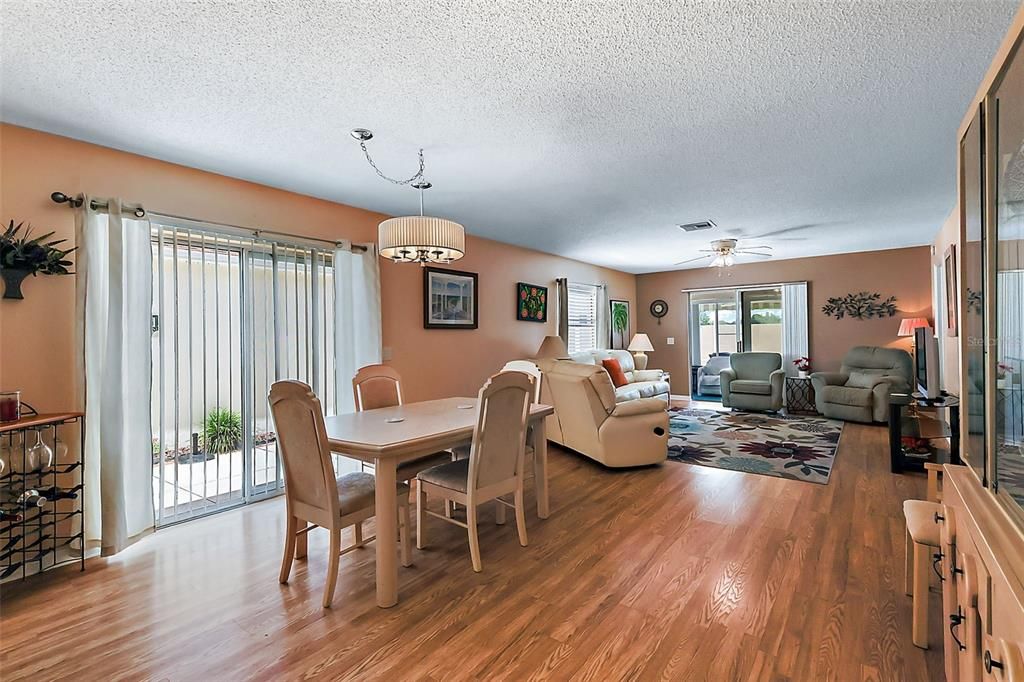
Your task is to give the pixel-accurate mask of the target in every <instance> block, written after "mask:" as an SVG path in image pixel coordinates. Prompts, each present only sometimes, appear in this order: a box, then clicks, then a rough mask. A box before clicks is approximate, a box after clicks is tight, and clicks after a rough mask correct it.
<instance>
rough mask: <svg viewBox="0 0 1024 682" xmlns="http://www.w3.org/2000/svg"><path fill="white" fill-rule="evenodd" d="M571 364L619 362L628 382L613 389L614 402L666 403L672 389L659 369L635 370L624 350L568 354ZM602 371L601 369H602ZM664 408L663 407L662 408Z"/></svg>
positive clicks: (628, 354)
mask: <svg viewBox="0 0 1024 682" xmlns="http://www.w3.org/2000/svg"><path fill="white" fill-rule="evenodd" d="M569 357H570V359H571V360H572V361H573V362H576V363H579V364H583V365H596V366H598V367H601V361H602V360H606V359H608V358H614V359H616V360H618V361H619V367H621V368H622V373H623V374H625V375H626V381H627V382H628V383H627V384H625V385H624V386H618V387H613V390H614V391H615V401H616V402H620V403H621V402H624V401H626V400H636V399H637V398H659V399H661V400H664V401H665V402H668V400H669V395H670V394H671V392H672V389H671V388H670V386H669V383H668V382H667V381H665V380H664V379H662V371H661V370H660V369H637V368H636V364H635V363H634V362H633V356H632V355H631V354H630V352H629V351H626V350H588V351H583V352H581V353H570V355H569ZM602 369H603V367H602ZM662 407H664V406H662Z"/></svg>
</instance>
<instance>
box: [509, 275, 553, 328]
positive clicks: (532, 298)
mask: <svg viewBox="0 0 1024 682" xmlns="http://www.w3.org/2000/svg"><path fill="white" fill-rule="evenodd" d="M516 319H517V320H523V321H524V322H547V321H548V288H547V287H542V286H538V285H536V284H527V283H525V282H519V283H518V284H516Z"/></svg>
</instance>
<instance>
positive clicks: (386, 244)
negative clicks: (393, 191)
mask: <svg viewBox="0 0 1024 682" xmlns="http://www.w3.org/2000/svg"><path fill="white" fill-rule="evenodd" d="M349 134H350V135H351V136H352V138H353V139H354V140H356V141H357V142H358V143H359V147H360V148H361V149H362V150H363V154H364V155H365V156H366V161H367V163H369V164H370V167H371V168H373V170H374V172H376V173H377V175H378V176H380V177H381V178H383V179H384V180H387V181H388V182H390V183H391V184H393V185H400V186H404V185H408V186H410V187H412V188H413V189H417V190H419V193H420V213H419V215H410V216H400V217H397V218H388V219H387V220H385V221H384V222H382V223H381V224H380V225H378V226H377V248H378V250H379V251H380V255H381V256H383V257H384V258H388V259H390V260H392V261H394V262H395V263H419V264H420V265H421V266H425V265H427V263H441V264H447V263H451V262H452V261H456V260H458V259H460V258H462V257H463V256H465V255H466V230H465V228H463V227H462V225H460V224H459V223H456V222H454V221H451V220H447V219H445V218H434V217H431V216H426V215H423V192H424V191H426V190H428V189H430V188H431V187H432V185H431V184H430V183H429V182H427V180H426V177H425V163H424V161H423V150H422V149H420V151H419V161H420V163H419V169H418V170H417V171H416V173H414V174H413V175H412V177H409V178H407V179H405V180H396V179H394V178H391V177H388V176H387V175H385V174H384V173H383V172H382V171H381V170H380V169H379V168H378V167H377V164H375V163H374V162H373V159H372V158H371V157H370V152H369V150H368V149H367V148H366V143H367V142H369V141H370V140H372V139H373V132H371V131H369V130H367V129H366V128H355V129H354V130H352V131H351V132H350V133H349Z"/></svg>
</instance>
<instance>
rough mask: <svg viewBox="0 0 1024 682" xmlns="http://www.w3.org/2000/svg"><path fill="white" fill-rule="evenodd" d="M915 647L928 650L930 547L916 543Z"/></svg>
mask: <svg viewBox="0 0 1024 682" xmlns="http://www.w3.org/2000/svg"><path fill="white" fill-rule="evenodd" d="M912 630H913V640H914V646H919V647H921V648H922V649H927V648H928V546H927V545H922V544H918V543H916V542H915V543H914V617H913V623H912Z"/></svg>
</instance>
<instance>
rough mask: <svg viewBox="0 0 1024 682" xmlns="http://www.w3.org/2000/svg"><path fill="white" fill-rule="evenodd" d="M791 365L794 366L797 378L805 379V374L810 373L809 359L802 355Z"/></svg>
mask: <svg viewBox="0 0 1024 682" xmlns="http://www.w3.org/2000/svg"><path fill="white" fill-rule="evenodd" d="M793 364H794V365H796V370H797V376H799V377H800V378H801V379H806V378H807V373H808V372H810V371H811V359H810V358H809V357H807V356H806V355H804V356H803V357H799V358H797V359H796V360H794V361H793Z"/></svg>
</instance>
